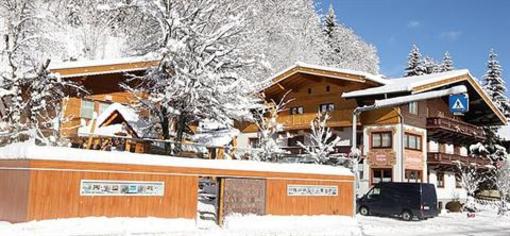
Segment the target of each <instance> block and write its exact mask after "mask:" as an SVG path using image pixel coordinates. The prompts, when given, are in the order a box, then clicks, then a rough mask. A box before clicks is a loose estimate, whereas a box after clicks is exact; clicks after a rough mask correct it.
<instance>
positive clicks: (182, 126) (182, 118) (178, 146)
mask: <svg viewBox="0 0 510 236" xmlns="http://www.w3.org/2000/svg"><path fill="white" fill-rule="evenodd" d="M186 123H187V119H186V115H184V114H180V115H179V118H178V119H177V126H176V132H177V134H176V140H175V141H176V143H175V152H176V153H177V152H180V151H182V142H183V139H184V132H185V131H186Z"/></svg>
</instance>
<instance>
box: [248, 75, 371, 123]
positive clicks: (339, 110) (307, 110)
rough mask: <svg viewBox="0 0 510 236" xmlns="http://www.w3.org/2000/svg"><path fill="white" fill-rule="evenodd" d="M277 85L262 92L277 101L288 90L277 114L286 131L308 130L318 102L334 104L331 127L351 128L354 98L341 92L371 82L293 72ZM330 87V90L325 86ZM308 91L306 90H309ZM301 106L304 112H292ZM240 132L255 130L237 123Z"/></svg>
mask: <svg viewBox="0 0 510 236" xmlns="http://www.w3.org/2000/svg"><path fill="white" fill-rule="evenodd" d="M279 84H280V86H276V87H275V86H272V87H271V89H270V90H266V91H264V92H265V93H266V96H267V100H268V101H270V100H274V101H276V102H278V101H280V99H281V97H282V96H283V95H284V94H285V93H286V92H287V91H291V92H290V93H289V94H288V95H287V99H288V100H290V99H294V100H293V101H292V102H290V103H289V104H288V105H287V106H286V108H287V109H286V110H285V111H283V112H281V113H280V114H279V118H278V121H279V122H280V123H282V124H284V126H285V129H286V130H301V129H309V128H310V121H312V120H313V119H314V118H315V115H316V114H317V112H318V111H319V106H320V105H321V104H326V103H333V104H335V111H333V112H331V119H330V121H329V122H328V123H329V126H330V127H350V126H351V125H352V111H353V110H354V108H356V106H357V103H356V100H354V99H344V98H342V97H341V95H342V93H344V92H349V91H353V90H358V89H363V88H368V87H370V86H371V85H369V84H365V83H359V82H353V81H346V80H340V79H334V78H326V77H320V76H314V75H305V74H295V75H293V76H291V77H290V78H287V79H286V80H284V81H282V82H281V83H279ZM328 86H329V91H327V87H328ZM309 89H310V90H311V93H308V90H309ZM298 106H302V107H303V110H304V114H302V115H291V114H290V108H291V107H298ZM239 126H240V129H241V130H242V132H257V131H258V130H257V127H256V125H254V124H240V125H239Z"/></svg>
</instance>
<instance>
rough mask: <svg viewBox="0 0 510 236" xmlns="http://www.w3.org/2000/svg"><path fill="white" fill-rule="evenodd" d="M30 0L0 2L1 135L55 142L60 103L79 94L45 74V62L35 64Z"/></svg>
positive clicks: (73, 86) (67, 83)
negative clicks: (1, 22)
mask: <svg viewBox="0 0 510 236" xmlns="http://www.w3.org/2000/svg"><path fill="white" fill-rule="evenodd" d="M35 6H36V5H35V4H34V2H33V1H30V0H6V1H2V2H0V14H1V15H0V16H3V18H4V27H3V28H2V29H0V32H1V34H2V38H3V39H4V42H3V44H1V45H0V46H1V48H0V53H1V59H0V77H1V81H0V89H1V91H2V93H1V94H0V99H1V101H0V103H1V106H0V107H1V109H0V112H1V113H2V123H3V124H2V127H1V128H2V133H4V134H6V135H4V136H5V137H6V139H7V140H3V142H18V141H22V140H24V139H27V138H32V139H35V140H37V141H39V142H43V143H46V144H56V143H57V142H58V141H59V140H58V139H59V137H60V135H59V131H60V130H59V128H60V127H58V123H59V122H58V121H59V120H60V119H62V116H61V107H62V106H61V102H62V100H63V99H64V98H65V97H67V95H68V94H67V92H70V91H72V92H82V91H83V89H82V87H80V86H79V85H77V84H75V83H73V82H70V81H63V80H61V79H60V78H59V77H57V76H56V75H53V74H50V73H49V71H48V65H49V62H50V61H49V60H43V61H42V62H38V60H37V59H36V58H35V56H34V55H33V54H32V52H31V48H33V46H34V45H35V43H34V41H35V40H36V39H37V38H38V37H39V36H38V35H37V34H36V33H35V28H36V27H35V25H36V19H38V17H37V16H36V13H35V8H36V7H35Z"/></svg>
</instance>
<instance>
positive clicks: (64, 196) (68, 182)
mask: <svg viewBox="0 0 510 236" xmlns="http://www.w3.org/2000/svg"><path fill="white" fill-rule="evenodd" d="M31 173H32V174H31V178H30V180H31V188H30V192H29V204H28V205H29V209H28V215H27V219H30V220H41V219H55V218H67V217H85V216H107V217H121V216H128V217H147V216H153V217H165V218H195V216H196V204H197V191H196V190H197V181H198V179H197V177H195V176H162V175H147V174H131V173H129V174H128V173H126V174H121V173H94V172H64V171H41V170H33V171H31ZM82 179H98V180H129V181H162V182H164V183H165V193H164V196H162V197H161V196H122V197H116V196H80V181H81V180H82Z"/></svg>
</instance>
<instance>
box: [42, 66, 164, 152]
mask: <svg viewBox="0 0 510 236" xmlns="http://www.w3.org/2000/svg"><path fill="white" fill-rule="evenodd" d="M157 63H158V61H152V60H144V59H140V58H126V59H120V60H105V61H90V62H67V63H63V64H59V65H51V66H50V71H51V72H52V73H57V74H59V75H60V77H61V78H62V79H66V80H72V81H75V82H77V83H79V84H81V85H83V86H84V87H85V89H86V90H87V91H88V92H89V94H86V95H85V96H82V97H79V96H76V95H71V96H70V98H69V99H66V100H64V101H62V103H63V104H62V105H63V107H64V109H65V110H64V117H65V122H64V123H63V124H62V125H61V128H60V129H61V133H62V136H64V137H68V138H69V139H70V140H71V142H72V145H73V146H75V147H86V148H93V149H100V148H104V147H105V146H106V145H110V146H111V143H109V142H113V141H115V142H123V144H125V146H124V148H123V149H124V150H129V151H132V152H144V145H143V144H142V142H138V144H137V142H136V141H132V142H130V141H126V140H124V139H123V138H117V139H116V140H112V139H113V138H114V137H112V136H118V137H127V138H130V139H131V140H136V139H140V138H142V137H141V136H142V135H140V134H138V133H136V132H133V127H132V125H130V121H129V120H125V117H123V115H122V114H119V109H116V110H113V109H112V111H111V114H109V115H111V117H104V119H103V121H104V122H103V121H102V122H101V123H98V124H96V122H95V120H94V118H96V117H98V116H100V115H101V114H102V113H103V112H104V111H106V110H107V109H108V107H109V106H110V105H112V104H114V103H116V104H119V105H125V106H126V107H127V105H129V104H130V103H132V102H133V101H134V98H133V97H132V95H131V94H129V93H128V92H126V91H125V90H124V89H123V88H122V87H121V86H120V85H121V84H122V83H128V78H129V76H128V74H127V73H129V74H134V75H141V74H142V73H144V72H145V71H146V70H147V69H148V68H150V67H152V66H155V65H157ZM124 115H125V114H124ZM110 124H111V125H117V128H118V126H119V125H124V127H125V129H124V130H120V129H118V131H119V132H110V133H106V132H100V131H101V130H102V131H106V130H108V128H106V126H107V125H110ZM112 128H113V127H109V129H110V131H111V130H112ZM96 129H97V130H96ZM117 145H118V144H117Z"/></svg>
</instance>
